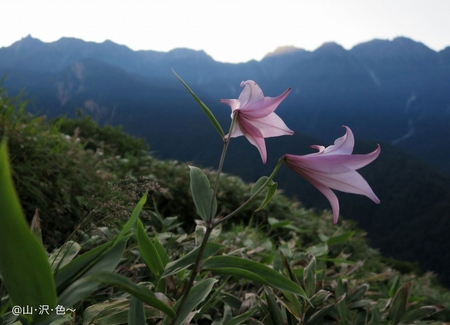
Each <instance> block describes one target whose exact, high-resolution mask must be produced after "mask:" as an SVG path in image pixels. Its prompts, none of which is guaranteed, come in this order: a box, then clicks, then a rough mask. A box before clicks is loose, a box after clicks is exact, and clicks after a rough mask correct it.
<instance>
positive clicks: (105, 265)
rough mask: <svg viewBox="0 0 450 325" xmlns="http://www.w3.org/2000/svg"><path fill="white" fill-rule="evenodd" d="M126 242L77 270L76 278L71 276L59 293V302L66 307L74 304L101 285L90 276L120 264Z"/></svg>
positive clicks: (112, 268)
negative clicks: (90, 278)
mask: <svg viewBox="0 0 450 325" xmlns="http://www.w3.org/2000/svg"><path fill="white" fill-rule="evenodd" d="M126 244H127V241H126V240H122V241H121V242H119V243H118V244H116V245H114V246H113V247H111V248H110V249H108V250H107V251H106V252H105V254H102V255H100V256H99V257H98V258H97V259H95V260H94V261H93V262H91V263H89V264H88V265H87V266H86V267H84V268H83V269H82V270H80V271H78V272H76V273H75V276H74V278H70V279H69V280H68V281H67V282H68V283H67V287H65V288H64V290H63V291H62V292H61V294H60V295H59V299H58V304H60V305H62V306H65V307H68V306H73V305H74V304H76V303H77V302H79V301H80V300H81V299H83V298H85V297H87V296H88V295H89V294H90V293H91V292H93V291H94V290H95V289H96V288H97V287H98V286H99V283H97V282H94V281H92V280H89V278H88V276H90V275H91V274H94V273H97V272H112V271H113V270H114V269H115V268H116V267H117V265H118V264H119V262H120V259H121V258H122V255H123V252H124V251H125V247H126ZM83 255H84V254H83ZM83 255H82V256H83ZM82 256H80V257H82ZM76 260H77V259H75V260H73V261H72V262H75V261H76ZM71 264H72V263H69V264H68V265H67V266H66V267H64V268H63V269H62V270H64V269H65V268H67V267H70V266H71ZM75 266H78V264H75ZM76 279H77V280H76Z"/></svg>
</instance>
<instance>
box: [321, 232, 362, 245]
mask: <svg viewBox="0 0 450 325" xmlns="http://www.w3.org/2000/svg"><path fill="white" fill-rule="evenodd" d="M354 234H355V232H354V231H346V232H344V233H343V234H340V235H338V236H334V237H331V238H328V240H327V241H326V243H327V245H328V246H331V245H336V244H340V243H344V242H346V241H347V240H349V239H350V238H352V237H353V235H354Z"/></svg>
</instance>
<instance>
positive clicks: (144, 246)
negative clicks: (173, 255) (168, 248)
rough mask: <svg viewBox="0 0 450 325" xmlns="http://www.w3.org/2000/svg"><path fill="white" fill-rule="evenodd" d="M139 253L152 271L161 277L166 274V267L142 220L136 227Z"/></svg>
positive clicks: (138, 221)
mask: <svg viewBox="0 0 450 325" xmlns="http://www.w3.org/2000/svg"><path fill="white" fill-rule="evenodd" d="M136 232H137V241H138V247H139V253H140V254H141V258H142V260H143V261H144V262H145V264H146V265H147V266H148V268H149V269H150V271H151V272H152V273H153V274H155V275H156V276H157V277H159V276H160V275H161V274H162V273H163V272H164V265H163V262H162V260H161V257H160V256H159V253H158V250H157V249H156V247H155V245H154V244H153V242H152V241H151V240H150V238H148V236H147V233H146V232H145V229H144V225H143V224H142V222H141V220H139V219H138V220H137V225H136Z"/></svg>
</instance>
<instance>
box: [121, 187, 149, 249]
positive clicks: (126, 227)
mask: <svg viewBox="0 0 450 325" xmlns="http://www.w3.org/2000/svg"><path fill="white" fill-rule="evenodd" d="M146 202H147V192H145V194H144V195H143V196H142V198H141V199H140V200H139V202H138V204H137V205H136V207H135V208H134V210H133V212H132V213H131V216H130V219H128V221H127V222H126V223H125V225H124V226H123V228H122V231H121V232H120V233H119V235H117V237H116V239H115V241H114V244H116V243H118V242H119V241H121V240H122V238H123V237H125V235H126V234H127V233H128V231H129V230H130V229H131V228H132V227H134V225H135V224H136V220H137V219H138V217H139V214H140V213H141V210H142V208H143V207H144V205H145V203H146Z"/></svg>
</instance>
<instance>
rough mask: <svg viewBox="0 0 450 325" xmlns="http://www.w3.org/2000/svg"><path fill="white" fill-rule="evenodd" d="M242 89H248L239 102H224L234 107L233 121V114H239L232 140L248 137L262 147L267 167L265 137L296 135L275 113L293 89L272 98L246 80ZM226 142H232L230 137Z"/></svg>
mask: <svg viewBox="0 0 450 325" xmlns="http://www.w3.org/2000/svg"><path fill="white" fill-rule="evenodd" d="M240 86H241V87H244V89H243V90H242V92H241V94H240V95H239V98H238V99H221V100H220V102H222V103H225V104H228V105H230V107H231V118H233V114H238V115H237V118H236V122H235V125H234V128H233V131H232V132H231V137H232V138H235V137H239V136H241V135H244V136H245V137H246V138H247V140H248V141H249V142H250V143H251V144H253V145H254V146H256V148H258V150H259V153H260V155H261V159H262V161H263V163H264V164H265V163H266V161H267V151H266V143H265V142H264V138H269V137H278V136H281V135H292V134H294V131H292V130H290V129H289V128H288V127H287V126H286V124H284V122H283V120H282V119H281V118H280V117H279V116H278V115H277V114H275V113H274V111H275V109H276V108H277V106H278V105H279V104H280V103H281V102H282V101H283V99H285V98H286V96H287V95H288V94H289V92H290V91H291V88H288V89H287V90H286V91H285V92H284V93H282V94H281V95H280V96H278V97H275V98H271V97H264V94H263V92H262V90H261V88H259V86H258V85H257V84H256V82H254V81H253V80H247V81H242V82H241V85H240ZM225 139H228V135H226V136H225Z"/></svg>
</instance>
